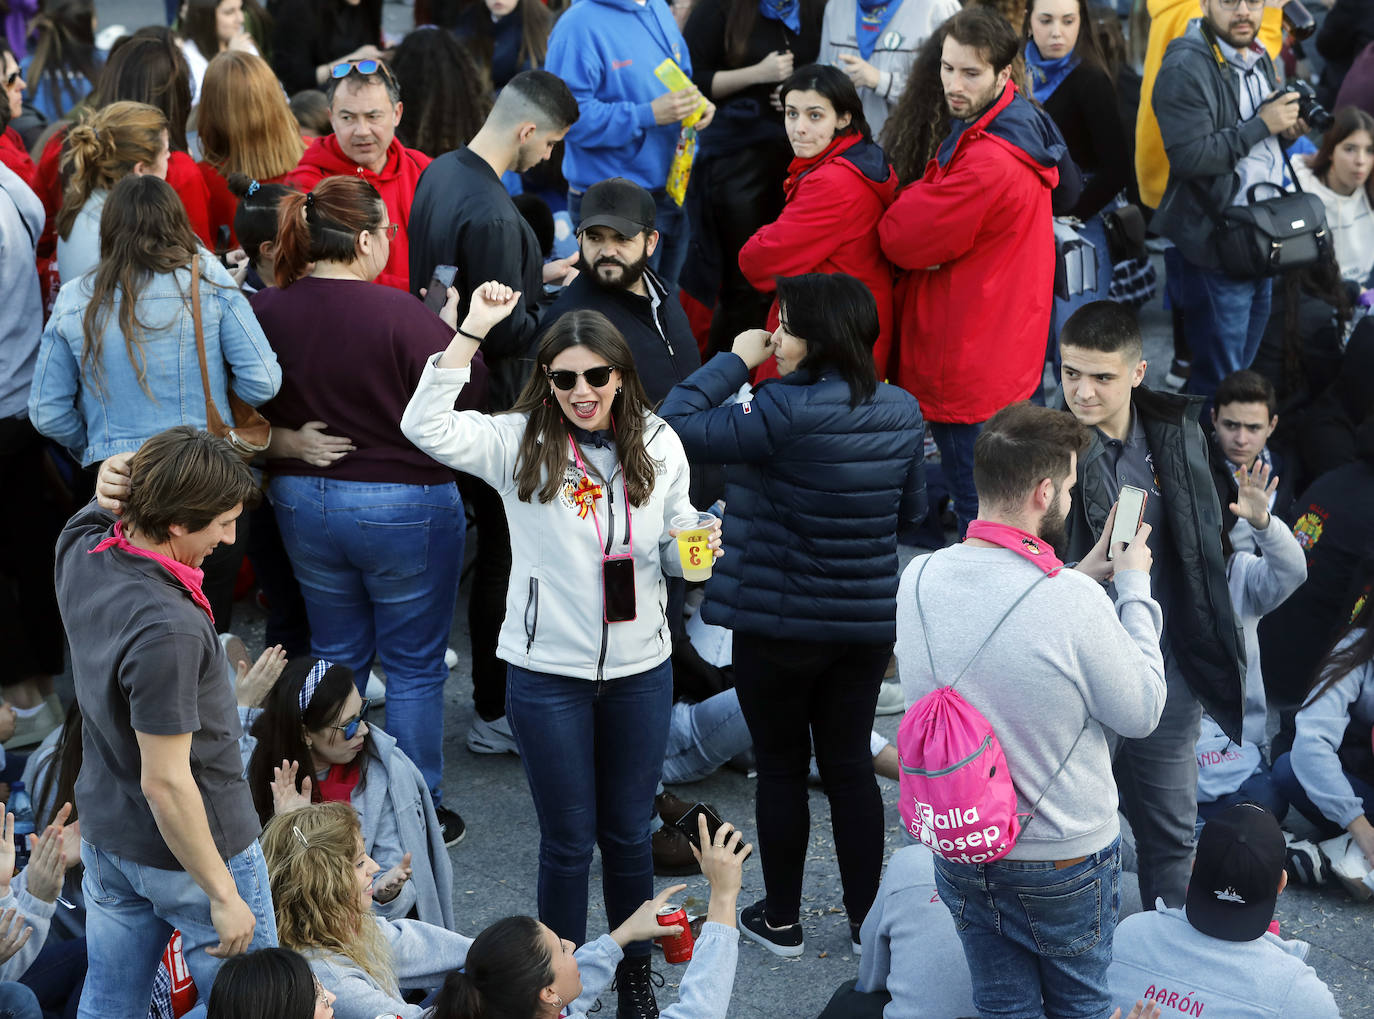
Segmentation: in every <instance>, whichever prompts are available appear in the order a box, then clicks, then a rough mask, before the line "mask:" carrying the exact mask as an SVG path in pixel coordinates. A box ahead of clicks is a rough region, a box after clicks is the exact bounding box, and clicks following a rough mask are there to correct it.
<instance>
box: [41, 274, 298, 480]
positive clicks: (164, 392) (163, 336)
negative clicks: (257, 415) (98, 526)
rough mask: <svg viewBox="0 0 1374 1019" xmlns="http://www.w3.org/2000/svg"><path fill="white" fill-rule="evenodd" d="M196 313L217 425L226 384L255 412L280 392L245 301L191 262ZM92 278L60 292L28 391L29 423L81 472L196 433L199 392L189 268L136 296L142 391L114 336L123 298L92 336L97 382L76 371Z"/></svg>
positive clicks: (225, 413)
mask: <svg viewBox="0 0 1374 1019" xmlns="http://www.w3.org/2000/svg"><path fill="white" fill-rule="evenodd" d="M201 266H202V268H201V273H202V279H201V286H200V307H201V318H202V321H203V323H204V329H205V359H206V363H207V365H208V367H209V373H210V389H211V391H212V392H213V393H214V399H215V406H216V408H217V409H218V410H219V413H220V417H222V418H223V419H224V420H225V421H226V422H228V421H231V420H232V419H231V417H230V413H229V390H228V385H229V382H230V381H231V380H232V382H233V386H234V392H235V393H237V394H238V395H239V396H240V397H242V398H243V399H244V400H246V401H247V402H248V403H250V404H253V405H254V406H257V405H259V404H262V403H265V402H266V401H268V400H270V399H271V398H272V397H273V396H274V395H276V392H277V390H278V389H280V388H281V367H280V366H279V365H278V364H277V355H276V354H275V353H273V351H272V348H271V346H269V345H268V342H267V337H266V336H264V335H263V332H262V328H261V327H260V326H259V325H258V320H257V319H256V318H255V317H254V316H253V311H252V309H251V308H249V306H248V301H247V299H246V298H245V297H244V296H243V294H242V293H240V292H239V289H238V288H237V287H236V286H234V281H233V279H232V278H231V277H230V276H229V273H228V272H227V271H226V270H225V268H224V267H223V266H221V265H220V264H219V262H217V261H216V260H215V259H214V258H212V257H210V256H209V255H208V253H204V252H203V253H202V257H201ZM94 278H95V277H94V273H87V274H86V275H84V276H80V277H78V278H76V279H74V280H72V281H70V282H68V283H65V284H63V286H62V289H61V291H60V292H59V293H58V295H57V303H56V305H55V307H54V308H53V313H52V318H50V319H49V320H48V325H47V327H46V328H45V329H44V330H43V339H42V343H41V345H40V347H39V351H38V364H37V365H36V367H35V368H34V373H33V388H32V389H30V391H29V419H30V420H31V421H32V422H33V425H34V427H35V428H37V429H38V430H39V431H40V432H42V433H43V434H44V435H46V436H48V437H49V438H51V439H53V440H55V441H56V442H60V443H62V445H64V446H66V447H67V448H68V449H70V450H71V451H72V452H73V453H74V454H75V455H76V456H78V457H79V458H80V460H81V463H82V465H83V466H87V465H90V464H93V463H98V462H99V461H101V460H104V459H105V458H106V457H108V456H112V455H113V454H115V453H127V452H133V451H134V450H136V449H138V447H139V446H141V445H142V444H143V443H144V442H145V441H146V440H147V439H149V438H151V437H152V436H154V435H156V434H157V433H158V432H160V431H162V430H163V429H166V428H171V427H172V426H174V425H194V426H196V427H197V428H204V427H205V424H206V422H205V390H204V388H203V387H202V385H201V380H200V365H199V363H198V361H197V358H196V333H195V322H194V320H193V318H192V315H191V308H190V302H189V296H190V285H191V273H190V269H189V267H188V268H183V269H178V270H176V271H175V272H173V273H170V274H159V275H156V276H154V277H153V278H152V279H150V280H149V281H148V283H147V285H146V286H145V287H144V288H143V292H142V293H141V294H140V295H139V298H138V320H139V322H141V323H142V324H143V326H144V328H143V331H142V337H141V340H140V347H141V350H142V354H141V359H142V360H143V361H144V362H145V363H146V388H145V387H144V386H141V385H140V384H139V380H138V369H137V367H136V366H135V363H134V361H133V359H132V358H131V356H130V352H129V349H128V347H127V346H126V344H125V339H124V336H123V334H122V333H121V332H120V329H119V307H120V303H121V301H122V300H123V294H121V293H116V295H115V297H114V301H113V302H112V305H111V308H110V310H109V314H108V315H107V317H106V319H105V324H104V329H103V332H102V337H101V348H100V349H101V353H100V365H101V371H100V375H99V379H98V384H97V380H94V379H91V378H88V377H87V371H86V368H85V366H83V365H82V363H81V350H82V345H83V339H84V332H83V327H82V317H83V316H84V315H85V312H86V305H87V304H88V303H89V301H90V297H91V288H92V284H93V282H94Z"/></svg>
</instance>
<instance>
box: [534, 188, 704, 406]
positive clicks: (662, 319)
mask: <svg viewBox="0 0 1374 1019" xmlns="http://www.w3.org/2000/svg"><path fill="white" fill-rule="evenodd" d="M654 218H655V214H654V199H653V196H652V195H651V194H649V192H648V191H646V190H645V189H644V188H642V187H640V186H639V185H638V184H636V183H634V182H633V181H630V180H626V179H625V178H624V177H612V178H611V179H610V180H603V181H600V182H599V183H596V184H593V185H592V186H591V187H589V188H588V189H587V193H586V194H585V195H583V197H582V220H581V222H579V223H578V225H577V248H578V255H579V259H580V260H579V262H578V270H579V272H578V276H577V278H576V279H575V280H573V281H572V283H570V284H569V285H568V286H566V287H564V288H563V291H562V293H560V294H559V295H558V299H557V300H556V301H554V303H553V305H552V306H551V307H550V308H549V310H548V313H547V314H546V315H545V316H544V324H543V328H541V330H540V332H541V334H542V332H543V331H544V330H545V329H547V328H548V326H549V325H551V324H552V323H553V322H555V321H556V320H557V319H558V317H559V316H560V315H563V314H565V313H567V312H569V311H576V310H579V309H585V310H588V311H599V312H601V314H603V315H605V316H606V317H607V318H608V319H610V320H611V324H612V325H614V326H615V327H616V328H617V329H619V330H620V332H621V335H623V336H624V337H625V342H626V343H628V344H629V345H630V353H632V354H633V355H634V359H635V371H636V372H638V373H639V381H640V382H642V383H643V384H644V392H645V393H646V394H648V397H649V402H650V403H651V404H654V405H657V404H658V403H659V401H660V400H662V399H663V398H664V397H665V396H667V395H668V390H670V389H672V388H673V387H674V386H675V385H677V384H678V383H679V382H681V381H682V380H683V379H685V378H686V377H687V376H688V375H690V374H692V372H694V371H696V370H697V369H698V368H700V367H701V353H700V351H699V350H698V349H697V343H696V339H695V337H693V335H692V327H691V325H690V324H689V323H688V321H687V313H686V312H684V311H683V310H682V304H681V302H680V301H679V300H678V295H677V287H676V286H675V285H673V284H671V283H666V282H664V281H663V280H662V279H661V278H660V277H659V276H658V274H657V273H655V272H654V271H653V270H652V269H650V268H649V258H650V256H652V255H653V253H654V249H655V248H656V247H657V246H658V242H659V235H658V231H657V230H656V229H654ZM536 342H537V338H536Z"/></svg>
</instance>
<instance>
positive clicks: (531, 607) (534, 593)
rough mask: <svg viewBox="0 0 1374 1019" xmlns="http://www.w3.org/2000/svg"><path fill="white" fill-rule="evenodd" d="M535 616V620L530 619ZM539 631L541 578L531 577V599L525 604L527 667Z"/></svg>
mask: <svg viewBox="0 0 1374 1019" xmlns="http://www.w3.org/2000/svg"><path fill="white" fill-rule="evenodd" d="M531 616H533V619H531V618H530V617H531ZM538 629H539V578H538V577H530V590H529V598H528V600H526V602H525V665H526V666H528V665H529V664H530V648H532V647H533V646H534V635H535V632H536V631H537V630H538Z"/></svg>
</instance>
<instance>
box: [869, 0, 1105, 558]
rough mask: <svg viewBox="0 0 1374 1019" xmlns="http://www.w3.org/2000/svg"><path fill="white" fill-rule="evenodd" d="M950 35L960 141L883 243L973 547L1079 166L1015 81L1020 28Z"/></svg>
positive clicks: (977, 20) (1029, 369) (905, 362)
mask: <svg viewBox="0 0 1374 1019" xmlns="http://www.w3.org/2000/svg"><path fill="white" fill-rule="evenodd" d="M946 30H947V34H946V36H945V42H944V49H943V51H942V54H941V68H940V77H941V80H942V82H943V84H944V90H945V104H946V106H947V107H948V110H949V114H950V116H951V117H952V118H953V119H952V121H951V124H950V133H949V137H947V138H946V139H945V141H944V142H943V143H942V144H941V146H940V149H939V151H938V152H937V153H936V156H935V158H934V159H932V160H931V161H930V164H929V165H928V166H927V167H926V170H925V174H924V175H923V176H922V177H921V178H920V179H919V180H917V181H915V182H913V183H912V184H911V185H909V186H908V187H907V188H906V189H905V190H903V191H902V192H901V193H900V194H899V195H898V196H897V200H896V201H895V202H894V203H893V204H892V207H891V208H890V209H888V211H887V214H886V215H885V216H884V217H883V219H882V222H881V223H880V224H879V225H878V236H879V240H880V241H881V242H882V249H883V254H885V255H886V256H887V257H888V259H889V260H890V261H891V262H892V263H893V265H894V266H896V267H897V269H898V270H899V271H900V272H901V276H900V277H899V279H898V283H897V290H896V302H897V309H898V310H897V329H898V340H897V344H898V347H897V350H898V353H897V382H898V383H899V384H900V385H901V386H902V387H903V388H904V389H906V390H908V391H910V392H911V393H913V394H914V395H915V396H916V398H917V399H918V400H920V403H921V411H922V413H923V414H924V415H925V418H926V421H927V423H928V424H929V427H930V430H931V435H932V436H933V437H934V439H935V442H936V444H937V445H938V446H939V447H940V458H941V463H942V467H943V469H944V474H945V479H946V482H947V484H948V485H949V489H950V492H951V493H952V494H953V500H954V512H955V515H956V516H957V517H958V521H959V534H960V536H961V537H962V535H963V533H964V529H965V528H966V527H967V526H968V522H969V521H970V520H972V519H973V518H974V517H975V516H977V515H978V493H977V491H976V490H975V489H974V487H973V442H974V440H975V439H976V438H977V437H978V432H979V430H980V429H981V428H982V424H983V422H984V421H986V420H987V419H988V418H990V417H992V415H993V414H995V413H996V412H997V411H999V410H1001V409H1002V408H1003V407H1005V406H1007V404H1010V403H1014V402H1016V401H1017V400H1024V399H1027V398H1028V397H1030V396H1031V394H1033V393H1034V392H1035V391H1036V389H1037V388H1038V387H1039V385H1040V374H1041V365H1042V364H1043V362H1044V359H1045V338H1046V337H1047V336H1048V335H1049V325H1050V308H1051V306H1052V304H1053V300H1054V230H1053V224H1052V214H1051V211H1050V193H1051V191H1052V190H1053V189H1054V188H1055V187H1056V185H1058V184H1059V180H1060V167H1059V164H1060V163H1061V161H1062V162H1063V163H1065V164H1066V165H1067V166H1070V167H1071V166H1072V163H1071V162H1070V161H1069V160H1068V155H1067V147H1066V146H1065V144H1064V140H1063V138H1062V137H1061V136H1060V134H1059V129H1058V128H1056V127H1055V126H1054V122H1053V121H1052V120H1050V118H1049V117H1048V116H1047V115H1046V114H1045V113H1043V112H1042V111H1041V110H1040V109H1039V107H1036V106H1033V105H1032V104H1031V103H1029V102H1027V101H1026V99H1025V98H1024V97H1022V96H1020V95H1018V94H1017V91H1016V86H1015V85H1012V84H1011V81H1010V79H1011V64H1012V61H1013V60H1014V59H1015V58H1016V54H1017V52H1018V50H1019V48H1020V46H1019V40H1018V39H1017V37H1016V33H1015V32H1014V31H1013V30H1012V29H1011V26H1010V25H1008V24H1007V22H1006V21H1005V20H1004V19H1003V18H1002V17H1001V16H1000V15H998V14H996V13H994V12H993V11H992V10H990V9H987V8H969V9H967V10H963V11H960V12H959V13H958V14H956V15H955V16H954V17H952V18H951V19H950V20H949V21H948V22H947V29H946ZM1070 176H1072V178H1073V179H1074V180H1077V177H1078V175H1077V172H1076V171H1072V173H1071V174H1070Z"/></svg>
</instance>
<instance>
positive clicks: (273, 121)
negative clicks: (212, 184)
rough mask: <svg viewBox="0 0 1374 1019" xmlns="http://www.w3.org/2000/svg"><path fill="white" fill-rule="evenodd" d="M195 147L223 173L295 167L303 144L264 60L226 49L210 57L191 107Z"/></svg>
mask: <svg viewBox="0 0 1374 1019" xmlns="http://www.w3.org/2000/svg"><path fill="white" fill-rule="evenodd" d="M196 130H197V131H198V132H199V137H200V151H201V155H202V156H203V157H204V159H205V162H207V163H209V164H210V165H211V166H213V167H214V168H215V169H216V170H218V171H219V172H220V174H222V175H223V176H225V177H228V176H229V175H230V174H231V173H241V174H243V175H244V176H246V177H251V178H252V179H254V180H268V179H270V178H272V177H280V176H282V175H283V174H285V173H289V172H290V171H291V170H294V169H295V168H296V164H297V163H298V162H300V158H301V154H302V153H303V152H305V144H304V143H303V142H302V141H301V134H300V129H299V127H298V125H297V124H296V118H295V116H294V115H293V114H292V113H291V107H290V105H289V104H288V103H287V101H286V94H285V93H284V92H282V90H281V83H280V82H278V81H277V76H276V75H275V74H273V73H272V68H271V67H269V66H268V64H267V61H265V60H263V59H262V57H260V56H257V55H256V54H254V53H240V52H238V51H237V50H226V51H225V52H223V53H221V54H219V55H218V56H217V57H215V58H214V59H213V60H211V61H210V66H209V67H208V68H206V71H205V79H204V81H203V82H202V83H201V87H200V106H199V107H198V108H197V113H196Z"/></svg>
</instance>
